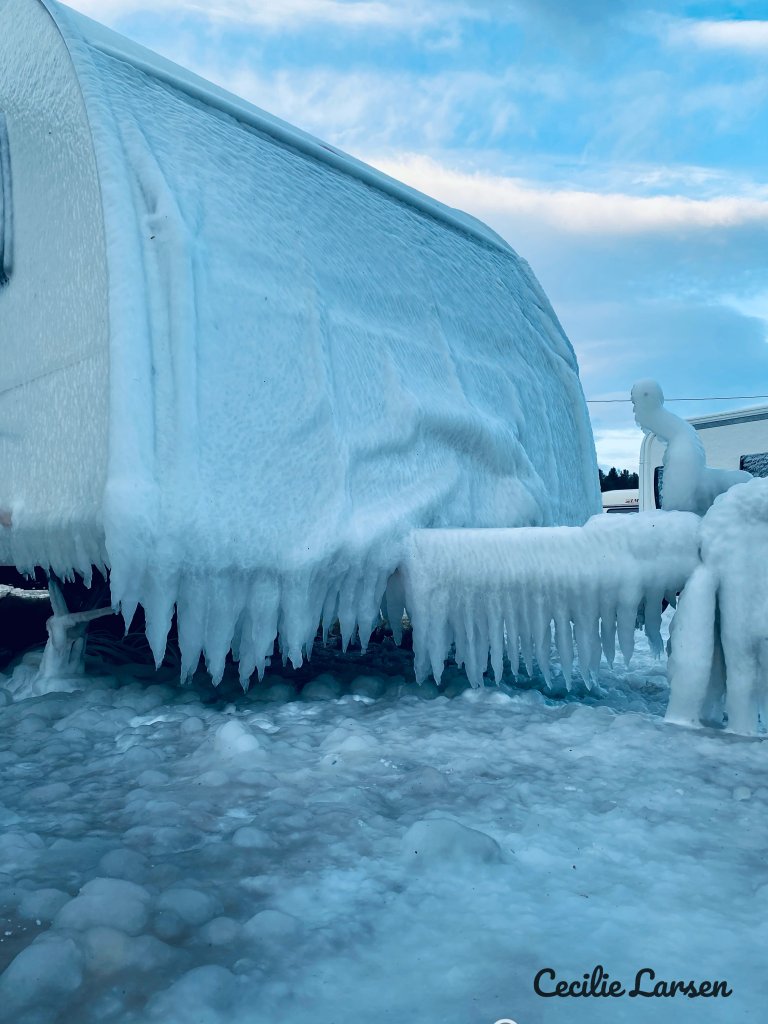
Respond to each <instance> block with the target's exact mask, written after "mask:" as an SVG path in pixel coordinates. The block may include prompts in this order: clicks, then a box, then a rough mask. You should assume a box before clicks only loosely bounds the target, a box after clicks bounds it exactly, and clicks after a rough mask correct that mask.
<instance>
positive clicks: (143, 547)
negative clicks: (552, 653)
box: [0, 0, 600, 678]
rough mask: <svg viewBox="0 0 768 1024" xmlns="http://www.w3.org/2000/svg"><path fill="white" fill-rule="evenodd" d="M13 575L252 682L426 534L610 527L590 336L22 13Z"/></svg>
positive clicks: (342, 177)
mask: <svg viewBox="0 0 768 1024" xmlns="http://www.w3.org/2000/svg"><path fill="white" fill-rule="evenodd" d="M0 153H1V154H2V160H1V161H0V173H1V175H2V192H1V193H0V194H1V195H2V206H1V207H0V210H1V211H2V221H1V223H2V230H1V231H0V246H1V248H0V252H1V253H2V265H3V276H2V280H3V283H2V285H1V286H0V352H1V353H2V357H1V362H0V509H1V510H2V516H3V520H4V522H5V523H6V524H8V525H5V526H2V527H0V564H6V565H12V564H15V565H16V566H18V567H19V568H22V569H29V568H32V567H33V566H41V567H43V568H46V569H48V568H50V569H51V570H53V571H54V572H55V573H56V574H58V575H59V576H70V575H72V574H73V573H74V572H77V573H80V574H82V575H83V576H84V577H86V578H87V577H88V576H89V574H90V572H91V567H92V566H101V567H106V568H108V569H109V572H110V577H111V588H112V599H113V602H114V604H115V606H118V605H119V606H120V607H121V608H122V610H123V613H124V614H125V616H126V617H127V618H128V619H130V618H131V616H132V615H133V612H134V610H135V608H136V607H137V605H138V604H141V605H142V606H143V607H144V609H145V613H146V619H147V631H148V636H149V639H150V642H151V644H152V646H153V649H154V650H155V652H156V655H157V656H159V655H160V654H161V653H162V651H163V648H164V645H165V641H166V635H167V631H168V628H169V625H170V623H171V620H172V616H173V613H174V609H177V611H178V629H179V639H180V645H181V649H182V654H183V662H184V670H185V671H189V670H192V669H193V668H194V667H195V666H196V664H197V662H198V659H199V656H200V653H201V651H202V652H204V653H205V655H206V657H207V659H208V664H209V667H210V669H211V671H212V673H213V675H214V677H218V676H220V674H221V672H222V669H223V665H224V660H225V657H226V655H227V652H228V651H229V650H230V648H232V649H233V650H234V652H235V654H236V656H238V657H239V659H240V663H241V673H242V675H243V677H244V678H247V677H248V676H250V675H251V674H252V672H253V671H254V670H255V669H257V668H258V669H259V670H261V669H262V668H263V666H264V663H265V659H266V658H268V656H269V655H270V654H271V652H272V647H273V641H274V638H275V636H276V635H278V634H279V635H280V639H281V644H282V647H283V650H284V651H285V652H286V653H287V654H288V655H289V656H290V658H291V659H292V660H293V661H294V662H297V661H299V660H300V659H301V656H302V649H303V648H304V647H305V645H307V644H310V643H311V641H312V637H313V635H314V633H315V631H316V628H317V626H318V623H319V621H320V619H321V617H322V618H323V620H324V621H325V622H326V623H327V622H328V621H329V620H330V619H331V618H334V617H336V616H338V618H339V620H340V622H341V625H342V628H343V631H344V633H345V635H347V636H348V635H349V634H350V632H351V631H352V630H353V628H354V625H355V623H359V624H360V625H361V632H362V633H364V632H365V629H366V628H367V627H368V626H369V624H370V623H371V622H372V621H373V620H374V618H375V617H376V616H377V614H378V608H379V602H380V599H381V595H382V593H383V591H384V588H385V585H386V581H387V578H388V576H389V575H390V573H391V572H392V570H393V569H394V568H395V567H396V566H397V565H398V563H399V560H400V558H401V555H402V548H403V544H404V541H405V538H406V536H407V535H408V533H409V532H410V531H411V529H413V528H424V527H467V526H470V527H505V526H532V525H558V524H563V525H575V524H581V523H583V522H584V521H585V520H586V519H587V518H588V517H589V515H591V514H592V513H595V512H597V511H599V509H600V496H599V490H598V483H597V468H596V463H595V454H594V446H593V441H592V434H591V430H590V426H589V419H588V415H587V410H586V406H585V402H584V397H583V393H582V390H581V386H580V383H579V378H578V368H577V364H576V359H575V357H574V353H573V350H572V348H571V346H570V344H569V342H568V340H567V338H566V337H565V335H564V333H563V331H562V329H561V327H560V325H559V323H558V321H557V319H556V317H555V315H554V313H553V311H552V309H551V307H550V304H549V302H548V301H547V299H546V297H545V295H544V294H543V292H542V289H541V288H540V286H539V285H538V283H537V281H536V280H535V278H534V276H533V274H532V273H531V270H530V269H529V267H528V265H527V264H526V263H525V261H524V260H522V259H521V258H520V257H519V256H518V255H517V254H516V253H515V252H514V251H513V250H512V249H511V248H510V247H509V246H508V245H507V244H506V243H505V242H504V241H503V240H502V239H500V238H499V237H498V236H497V235H496V234H494V233H493V232H492V231H491V230H490V229H488V228H487V227H485V226H484V225H482V224H480V223H479V222H477V221H475V220H473V219H472V218H470V217H468V216H466V215H464V214H461V213H459V212H457V211H454V210H451V209H448V208H446V207H444V206H442V205H440V204H438V203H437V202H435V201H433V200H431V199H429V198H427V197H425V196H423V195H421V194H419V193H417V192H415V191H412V190H411V189H409V188H407V187H405V186H404V185H401V184H400V183H398V182H395V181H393V180H392V179H389V178H387V177H386V176H384V175H382V174H380V173H379V172H377V171H375V170H373V169H372V168H370V167H367V166H365V165H363V164H361V163H359V162H357V161H355V160H353V159H352V158H350V157H348V156H346V155H344V154H342V153H340V152H338V151H337V150H336V149H334V148H333V147H331V146H326V145H324V144H323V143H321V142H318V141H317V140H315V139H313V138H311V137H310V136H307V135H305V134H303V133H302V132H300V131H299V130H297V129H294V128H292V127H291V126H289V125H287V124H285V123H284V122H281V121H279V120H277V119H275V118H273V117H271V116H269V115H268V114H265V113H264V112H262V111H260V110H258V109H256V108H255V107H253V106H251V105H249V104H248V103H246V102H244V101H242V100H240V99H237V98H236V97H234V96H231V95H229V94H227V93H225V92H224V91H222V90H220V89H218V88H217V87H215V86H213V85H211V84H209V83H207V82H205V81H203V80H201V79H199V78H197V77H196V76H194V75H192V74H191V73H189V72H187V71H185V70H183V69H181V68H179V67H177V66H175V65H172V64H170V63H169V62H167V61H165V60H163V59H162V58H160V57H158V56H156V55H155V54H152V53H150V52H148V51H146V50H144V49H142V48H140V47H138V46H136V45H134V44H133V43H131V42H129V41H127V40H125V39H123V38H121V37H120V36H117V35H115V34H114V33H112V32H110V31H109V30H107V29H105V28H103V27H101V26H99V25H97V24H95V23H94V22H92V21H90V20H88V19H86V18H83V17H81V16H79V15H77V14H75V13H74V12H72V11H70V10H69V9H68V8H65V7H63V6H61V5H59V4H57V3H55V2H53V0H0Z"/></svg>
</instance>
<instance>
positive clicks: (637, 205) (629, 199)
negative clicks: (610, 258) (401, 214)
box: [375, 155, 768, 235]
mask: <svg viewBox="0 0 768 1024" xmlns="http://www.w3.org/2000/svg"><path fill="white" fill-rule="evenodd" d="M375 162H376V163H377V165H378V166H379V167H380V168H381V169H382V170H383V171H385V172H386V173H387V174H391V175H392V176H393V177H396V178H401V179H402V180H404V181H407V182H408V183H409V184H411V185H413V186H414V187H415V188H418V189H420V190H422V191H425V192H428V193H429V194H431V195H435V196H437V197H438V198H440V199H442V200H443V201H444V202H446V203H448V204H449V205H452V206H464V207H468V208H470V209H472V210H474V211H477V212H478V213H479V214H480V215H481V216H482V215H483V214H484V213H485V212H487V211H489V210H492V211H496V212H498V213H506V214H516V215H525V216H526V217H534V218H536V219H537V220H538V222H539V223H542V224H547V225H549V226H552V227H556V228H557V229H559V230H560V231H563V232H570V233H576V234H580V233H588V234H594V233H598V232H599V233H601V234H603V235H617V234H618V235H627V234H643V233H646V232H656V233H658V232H679V231H681V230H696V229H709V228H723V227H737V226H740V225H744V224H760V225H766V226H768V189H756V190H755V194H754V195H753V196H719V197H714V198H709V199H691V198H688V197H687V196H680V195H654V196H638V195H628V194H622V193H611V192H589V191H582V190H578V189H567V188H547V187H542V186H541V185H540V184H536V183H532V182H525V181H520V180H518V179H514V178H506V177H499V176H495V175H491V174H487V173H480V172H478V173H474V174H471V173H467V172H464V171H457V170H453V169H451V168H449V167H446V166H443V165H441V164H439V163H438V162H436V161H435V160H432V159H430V158H428V157H424V156H418V155H416V156H404V157H401V158H399V159H397V160H392V159H383V160H377V161H375Z"/></svg>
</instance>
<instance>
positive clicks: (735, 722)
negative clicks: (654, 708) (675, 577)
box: [667, 479, 768, 734]
mask: <svg viewBox="0 0 768 1024" xmlns="http://www.w3.org/2000/svg"><path fill="white" fill-rule="evenodd" d="M723 659H724V660H723ZM669 681H670V688H671V695H670V702H669V709H668V711H667V719H668V720H669V721H672V722H677V723H679V724H684V725H698V724H699V723H700V722H701V721H702V720H705V721H706V720H709V721H714V722H715V723H718V724H719V722H721V721H722V715H723V704H722V698H723V692H724V693H725V712H726V713H727V715H728V728H729V729H730V730H731V731H732V732H738V733H743V734H750V733H755V732H757V730H758V720H759V718H760V717H762V720H763V726H764V727H765V726H766V725H768V720H766V713H767V712H768V480H764V479H756V480H751V481H750V482H749V483H746V484H740V485H738V486H736V487H732V488H731V489H730V490H729V491H727V493H725V494H723V495H721V496H720V497H719V498H718V499H717V500H716V501H715V503H714V505H713V506H712V508H711V509H710V511H709V512H708V513H707V515H706V516H705V517H704V519H703V521H702V524H701V565H700V566H699V567H698V568H697V569H696V572H695V573H694V574H693V576H692V577H691V579H690V581H689V583H688V584H687V586H686V588H685V590H684V591H683V594H682V596H681V598H680V607H679V610H678V614H677V617H676V618H675V622H674V633H673V638H672V656H671V658H670V661H669Z"/></svg>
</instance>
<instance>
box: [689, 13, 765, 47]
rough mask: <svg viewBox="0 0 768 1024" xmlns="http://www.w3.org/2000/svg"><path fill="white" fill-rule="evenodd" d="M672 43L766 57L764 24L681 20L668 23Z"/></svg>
mask: <svg viewBox="0 0 768 1024" xmlns="http://www.w3.org/2000/svg"><path fill="white" fill-rule="evenodd" d="M669 35H670V39H671V41H672V42H676V43H692V44H693V45H694V46H698V47H700V48H701V49H705V50H733V51H736V52H741V53H750V54H765V53H768V21H762V20H761V21H758V20H751V21H747V20H745V21H714V20H694V19H681V20H675V21H671V22H670V23H669Z"/></svg>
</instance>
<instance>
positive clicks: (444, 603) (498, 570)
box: [387, 512, 700, 687]
mask: <svg viewBox="0 0 768 1024" xmlns="http://www.w3.org/2000/svg"><path fill="white" fill-rule="evenodd" d="M699 523H700V520H699V518H698V516H695V515H693V514H691V513H687V512H657V513H654V512H649V513H643V514H640V515H637V516H635V515H633V516H605V515H598V516H595V517H594V518H592V519H590V520H589V522H588V523H587V524H586V525H585V526H583V527H549V528H522V529H514V530H416V531H414V532H413V533H412V534H411V537H410V540H409V544H408V550H407V555H406V558H405V560H404V563H403V565H402V567H401V570H400V572H399V573H398V577H396V578H395V579H394V580H393V581H391V582H390V586H389V588H388V592H387V603H388V607H389V613H390V620H396V619H397V618H398V609H399V608H400V607H402V604H403V602H404V603H405V606H406V608H407V611H408V615H409V618H410V619H411V623H412V626H413V650H414V656H415V666H414V668H415V672H416V678H417V679H418V680H423V679H424V678H426V676H427V675H428V674H429V672H430V671H431V672H432V674H433V675H434V677H435V679H436V680H438V681H439V679H440V677H441V675H442V672H443V663H444V660H445V658H446V657H448V655H449V653H450V652H451V647H452V645H453V644H455V657H456V662H457V663H458V664H462V663H463V664H464V666H465V669H466V672H467V676H468V678H469V680H470V682H471V683H472V685H473V686H480V685H482V681H483V673H484V672H485V670H486V669H487V666H488V658H489V655H490V660H491V666H492V668H493V674H494V676H495V678H496V679H497V680H500V679H501V674H502V669H503V659H504V656H505V655H506V656H507V657H508V658H509V661H510V665H511V668H512V671H513V672H515V673H516V672H517V670H518V666H519V657H520V655H521V656H522V658H523V660H524V662H525V665H526V666H527V668H528V671H529V672H530V671H531V668H532V665H533V660H534V658H535V660H536V662H537V663H538V665H539V668H540V670H541V672H542V673H543V674H544V677H545V678H546V679H547V680H549V678H550V672H551V670H550V649H551V643H552V627H553V625H554V641H555V646H556V649H557V654H558V657H559V660H560V665H561V668H562V672H563V676H564V677H565V682H566V685H567V686H568V687H570V681H571V671H572V667H573V661H574V641H575V646H576V651H577V653H578V666H579V672H580V673H581V675H582V677H583V678H584V680H585V682H587V684H588V685H589V683H590V675H591V674H595V673H596V672H597V668H598V665H599V663H600V654H601V651H602V653H603V654H605V657H606V659H607V660H608V662H609V664H612V663H613V660H614V657H615V652H616V636H617V634H618V642H619V647H620V649H621V652H622V654H623V655H624V658H625V660H627V661H629V659H630V658H631V656H632V652H633V650H634V634H635V622H636V619H637V613H638V608H639V607H640V606H641V605H644V618H645V630H646V633H647V634H648V637H649V640H650V642H651V646H652V647H653V648H654V649H655V650H656V651H659V652H660V650H661V636H660V632H659V626H660V620H661V611H662V599H663V598H665V597H666V599H667V600H674V596H675V594H677V593H678V591H680V590H681V589H682V588H683V586H684V585H685V582H686V580H687V579H688V577H689V576H690V575H691V573H692V572H693V571H694V569H695V568H696V566H697V564H698V528H699Z"/></svg>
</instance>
